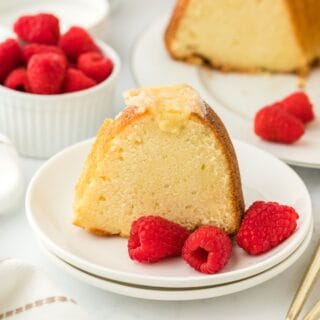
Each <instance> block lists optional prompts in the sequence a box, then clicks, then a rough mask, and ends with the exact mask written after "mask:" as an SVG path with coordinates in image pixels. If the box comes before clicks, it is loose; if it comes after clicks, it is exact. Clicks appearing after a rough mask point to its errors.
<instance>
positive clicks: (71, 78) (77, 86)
mask: <svg viewBox="0 0 320 320" xmlns="http://www.w3.org/2000/svg"><path fill="white" fill-rule="evenodd" d="M96 84H97V83H96V81H94V80H93V79H91V78H89V77H87V76H86V75H85V74H84V73H83V72H82V71H81V70H77V69H74V68H68V70H67V73H66V77H65V79H64V82H63V88H62V92H65V93H67V92H74V91H80V90H84V89H88V88H91V87H93V86H95V85H96Z"/></svg>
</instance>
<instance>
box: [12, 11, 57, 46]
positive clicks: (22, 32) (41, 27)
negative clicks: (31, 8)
mask: <svg viewBox="0 0 320 320" xmlns="http://www.w3.org/2000/svg"><path fill="white" fill-rule="evenodd" d="M14 32H15V33H16V34H17V35H18V37H19V38H20V39H22V40H24V41H27V42H30V43H33V42H35V43H43V44H53V45H54V44H57V43H58V41H59V37H60V27H59V20H58V18H57V17H55V16H54V15H52V14H50V13H39V14H36V15H27V16H22V17H20V18H19V19H18V20H17V21H16V22H15V24H14Z"/></svg>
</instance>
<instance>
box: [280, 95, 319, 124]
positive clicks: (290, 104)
mask: <svg viewBox="0 0 320 320" xmlns="http://www.w3.org/2000/svg"><path fill="white" fill-rule="evenodd" d="M280 107H281V109H282V110H284V111H287V112H289V113H290V114H292V115H293V116H295V117H297V118H298V119H300V120H301V121H302V122H303V123H307V122H310V121H312V120H313V119H314V117H315V116H314V112H313V106H312V104H311V102H310V100H309V98H308V96H307V95H306V94H305V93H304V92H296V93H293V94H291V95H290V96H288V97H286V98H285V99H283V100H282V101H281V102H280Z"/></svg>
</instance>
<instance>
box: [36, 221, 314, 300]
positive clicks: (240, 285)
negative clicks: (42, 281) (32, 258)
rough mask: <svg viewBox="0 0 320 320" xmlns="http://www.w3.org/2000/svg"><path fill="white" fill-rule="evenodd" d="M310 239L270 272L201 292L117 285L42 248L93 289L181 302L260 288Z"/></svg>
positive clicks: (295, 256)
mask: <svg viewBox="0 0 320 320" xmlns="http://www.w3.org/2000/svg"><path fill="white" fill-rule="evenodd" d="M311 236H312V226H311V228H310V230H309V232H308V234H307V237H306V238H305V240H304V241H303V242H302V244H301V245H300V246H299V247H298V249H297V250H296V251H294V252H293V253H292V254H291V255H290V256H289V257H288V258H287V259H285V260H284V261H282V262H281V263H279V264H277V265H276V266H274V267H273V268H271V269H268V270H267V271H264V272H262V273H260V274H258V275H256V276H253V277H250V278H247V279H245V280H240V281H235V282H231V283H228V284H224V285H218V286H212V287H204V288H188V289H166V288H154V287H144V286H134V285H130V284H125V283H121V282H116V281H112V280H108V279H104V278H100V277H96V276H94V275H92V274H90V273H87V272H84V271H82V270H80V269H78V268H76V267H74V266H72V265H71V264H69V263H67V262H65V261H63V260H62V259H59V257H57V256H56V255H55V254H53V253H51V252H50V251H49V249H47V248H45V246H44V245H42V247H43V249H44V251H45V253H46V254H47V255H48V257H49V258H50V259H51V260H52V261H53V262H54V263H55V264H57V265H58V266H59V267H60V268H61V269H62V270H63V271H66V272H68V273H69V274H71V275H72V276H74V277H75V278H77V279H79V280H81V281H84V282H86V283H87V284H90V285H92V286H94V287H98V288H100V289H103V290H106V291H111V292H114V293H117V294H121V295H125V296H129V297H135V298H141V299H148V300H166V301H183V300H199V299H207V298H214V297H219V296H224V295H227V294H231V293H235V292H239V291H243V290H245V289H248V288H251V287H253V286H256V285H258V284H261V283H263V282H265V281H267V280H269V279H271V278H273V277H275V276H276V275H278V274H279V273H281V272H283V271H284V270H286V269H287V268H289V267H290V266H291V265H292V264H293V263H294V262H295V261H297V260H298V259H299V257H300V256H301V255H302V254H303V253H304V251H305V250H306V249H307V247H308V244H309V243H310V240H311Z"/></svg>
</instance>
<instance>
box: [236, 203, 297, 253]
mask: <svg viewBox="0 0 320 320" xmlns="http://www.w3.org/2000/svg"><path fill="white" fill-rule="evenodd" d="M298 218H299V215H298V213H297V212H296V211H295V210H294V209H293V208H292V207H289V206H285V205H280V204H278V203H276V202H264V201H256V202H254V203H253V204H252V205H251V206H250V207H249V209H248V210H247V212H246V214H245V216H244V218H243V220H242V223H241V226H240V229H239V232H238V234H237V236H236V240H237V243H238V245H239V246H240V247H241V248H243V249H244V250H245V251H247V252H248V253H249V254H251V255H259V254H262V253H264V252H267V251H269V250H271V249H272V248H274V247H276V246H277V245H279V244H280V243H281V242H283V241H284V240H286V239H287V238H289V237H290V236H291V235H292V234H293V232H294V231H295V230H296V227H297V219H298Z"/></svg>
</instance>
